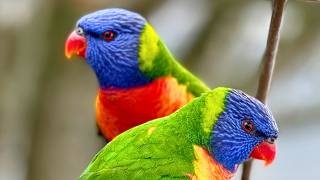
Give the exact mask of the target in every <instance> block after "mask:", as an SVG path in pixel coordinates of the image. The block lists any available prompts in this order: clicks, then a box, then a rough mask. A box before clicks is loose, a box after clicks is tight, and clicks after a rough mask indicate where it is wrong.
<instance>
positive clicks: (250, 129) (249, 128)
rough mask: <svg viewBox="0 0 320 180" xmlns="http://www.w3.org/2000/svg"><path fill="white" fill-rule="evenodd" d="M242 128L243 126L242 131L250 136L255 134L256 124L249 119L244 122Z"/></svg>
mask: <svg viewBox="0 0 320 180" xmlns="http://www.w3.org/2000/svg"><path fill="white" fill-rule="evenodd" d="M241 126H242V129H243V130H244V131H245V132H247V133H249V134H251V133H253V132H254V124H253V122H252V121H251V120H249V119H245V120H243V121H242V125H241Z"/></svg>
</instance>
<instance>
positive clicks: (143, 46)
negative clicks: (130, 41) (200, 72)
mask: <svg viewBox="0 0 320 180" xmlns="http://www.w3.org/2000/svg"><path fill="white" fill-rule="evenodd" d="M139 63H140V64H139V66H140V70H141V71H142V72H143V73H144V74H146V75H147V76H148V77H151V78H158V77H164V76H173V77H175V78H176V79H177V80H178V82H179V83H180V84H184V85H186V86H187V90H188V91H189V92H190V93H191V94H193V95H194V96H195V97H198V96H200V95H201V93H203V92H207V91H209V90H210V89H209V88H208V86H207V85H205V84H204V83H203V82H202V81H201V80H199V79H198V78H197V77H195V76H194V75H193V74H191V73H190V72H189V71H187V70H186V69H185V68H184V67H182V66H181V65H180V64H179V63H178V61H177V60H175V58H174V57H173V56H172V54H171V53H170V51H169V50H168V48H167V47H166V46H165V44H164V43H163V42H162V41H161V40H160V38H159V36H158V35H157V34H156V33H155V31H154V30H153V28H152V27H151V26H150V25H149V24H146V26H145V28H144V31H143V33H142V35H141V38H140V48H139Z"/></svg>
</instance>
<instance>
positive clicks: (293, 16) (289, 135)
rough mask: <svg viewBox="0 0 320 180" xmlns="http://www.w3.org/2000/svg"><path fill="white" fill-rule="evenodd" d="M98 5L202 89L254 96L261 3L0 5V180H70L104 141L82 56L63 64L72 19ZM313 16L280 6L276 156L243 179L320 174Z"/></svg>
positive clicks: (310, 7)
mask: <svg viewBox="0 0 320 180" xmlns="http://www.w3.org/2000/svg"><path fill="white" fill-rule="evenodd" d="M108 7H123V8H127V9H131V10H134V11H137V12H139V13H141V14H142V15H144V16H145V17H147V19H148V20H149V21H150V22H151V24H152V25H153V26H154V27H155V29H156V31H157V32H158V33H159V34H160V36H161V37H162V39H163V40H164V41H165V42H166V44H167V45H168V47H169V49H171V51H172V52H173V54H174V55H175V56H176V57H177V58H178V59H180V60H181V63H183V64H184V65H185V66H186V67H188V68H189V69H190V70H191V71H192V72H194V73H195V74H197V75H198V76H200V77H201V78H202V79H203V80H204V81H205V82H206V83H208V84H209V85H210V86H211V87H217V86H228V87H233V88H238V89H242V90H244V91H246V92H247V93H249V94H251V95H255V92H256V89H257V82H258V76H259V64H260V60H261V57H262V54H263V52H264V49H265V45H266V39H267V32H268V26H269V21H270V17H271V2H270V1H267V0H241V1H236V0H202V1H197V0H163V1H150V0H117V1H115V0H113V1H112V0H65V1H57V0H45V1H44V0H0V179H1V180H9V179H10V180H25V179H27V180H55V179H59V180H69V179H76V178H77V177H78V176H79V174H80V173H81V172H82V171H83V170H84V168H85V167H86V165H87V164H88V162H89V161H90V160H91V158H92V157H93V155H94V154H95V153H96V152H97V151H98V150H99V149H100V148H101V147H102V146H103V145H104V141H103V140H102V138H100V137H98V136H97V134H96V129H95V113H94V99H95V95H96V90H97V82H96V79H95V76H94V74H93V72H91V69H90V68H89V66H88V65H86V63H85V61H84V60H80V59H79V60H75V61H67V60H66V59H65V57H64V41H65V39H66V37H67V35H68V34H69V33H70V32H71V30H73V27H74V25H75V22H76V20H77V19H78V18H79V17H80V16H82V15H84V14H86V13H88V12H92V11H95V10H98V9H103V8H108ZM319 19H320V4H317V3H306V2H303V1H299V0H289V3H288V6H287V9H286V13H285V18H284V23H283V28H282V36H281V41H280V47H279V55H278V59H277V63H276V68H275V75H274V81H273V84H272V88H271V93H270V96H269V101H268V104H269V106H270V108H271V109H272V111H273V113H274V116H275V118H276V119H277V121H278V124H279V128H280V138H279V139H278V156H277V158H276V160H275V162H274V164H272V165H271V166H270V167H265V166H264V165H263V163H262V162H258V161H255V162H254V169H253V173H252V179H259V180H263V179H302V178H304V179H319V178H320V175H319V164H318V162H319V161H320V155H319V154H318V150H319V148H320V140H319V139H320V131H319V129H320V120H319V116H320V111H319V110H320V97H319V94H318V92H319V90H320V78H319V77H320V20H319ZM238 172H241V171H240V170H239V171H238ZM238 178H239V175H238V176H236V177H235V178H234V179H238Z"/></svg>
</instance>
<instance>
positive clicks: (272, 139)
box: [267, 137, 276, 144]
mask: <svg viewBox="0 0 320 180" xmlns="http://www.w3.org/2000/svg"><path fill="white" fill-rule="evenodd" d="M275 141H276V138H274V137H269V138H268V139H267V142H268V143H270V144H273V143H274V142H275Z"/></svg>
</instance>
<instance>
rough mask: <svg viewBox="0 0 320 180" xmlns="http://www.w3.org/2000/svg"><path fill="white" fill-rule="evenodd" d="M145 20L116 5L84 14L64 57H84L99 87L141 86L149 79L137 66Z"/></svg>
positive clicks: (68, 43) (68, 41)
mask: <svg viewBox="0 0 320 180" xmlns="http://www.w3.org/2000/svg"><path fill="white" fill-rule="evenodd" d="M146 23H147V22H146V20H145V19H144V18H143V17H142V16H141V15H139V14H137V13H134V12H131V11H128V10H124V9H118V8H112V9H105V10H100V11H96V12H93V13H90V14H88V15H85V16H83V17H82V18H80V19H79V20H78V22H77V24H76V29H75V31H74V32H72V33H71V34H70V35H69V37H68V39H67V41H66V49H65V53H66V56H67V57H71V55H72V54H77V55H79V56H82V57H84V58H85V59H86V61H87V63H88V64H89V65H90V66H91V67H92V69H93V70H94V72H95V73H96V76H97V78H98V81H99V84H100V87H101V88H109V87H115V88H129V87H134V86H139V85H144V84H146V83H148V82H150V79H149V78H148V77H146V76H145V75H143V73H142V72H141V71H140V69H139V61H138V50H139V42H140V35H141V33H142V31H143V29H144V27H145V25H146Z"/></svg>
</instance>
